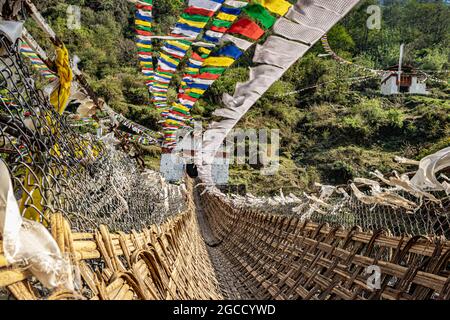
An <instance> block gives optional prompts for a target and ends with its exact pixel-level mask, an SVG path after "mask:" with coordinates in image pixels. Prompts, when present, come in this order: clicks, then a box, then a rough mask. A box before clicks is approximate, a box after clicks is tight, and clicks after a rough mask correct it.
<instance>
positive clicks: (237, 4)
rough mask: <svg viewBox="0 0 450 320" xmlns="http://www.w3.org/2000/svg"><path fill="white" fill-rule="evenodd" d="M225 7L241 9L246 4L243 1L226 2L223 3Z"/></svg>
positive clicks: (232, 0)
mask: <svg viewBox="0 0 450 320" xmlns="http://www.w3.org/2000/svg"><path fill="white" fill-rule="evenodd" d="M224 4H226V5H227V6H230V7H233V8H243V7H245V6H246V5H248V2H244V1H236V0H226V1H225V2H224Z"/></svg>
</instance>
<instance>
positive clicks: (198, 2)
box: [189, 0, 222, 11]
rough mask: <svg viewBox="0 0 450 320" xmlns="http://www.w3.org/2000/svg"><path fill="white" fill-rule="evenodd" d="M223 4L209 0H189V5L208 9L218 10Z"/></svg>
mask: <svg viewBox="0 0 450 320" xmlns="http://www.w3.org/2000/svg"><path fill="white" fill-rule="evenodd" d="M221 6H222V4H221V3H217V2H215V1H209V0H189V7H196V8H201V9H207V10H211V11H217V10H219V8H220V7H221Z"/></svg>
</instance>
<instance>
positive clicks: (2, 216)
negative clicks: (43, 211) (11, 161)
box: [0, 160, 74, 290]
mask: <svg viewBox="0 0 450 320" xmlns="http://www.w3.org/2000/svg"><path fill="white" fill-rule="evenodd" d="M0 234H1V236H2V238H3V251H4V254H5V258H6V260H7V261H8V263H9V264H25V265H26V267H29V269H30V271H31V273H32V274H33V275H34V276H35V277H36V278H37V279H38V280H39V281H40V282H41V283H42V284H43V285H45V286H46V287H47V288H55V287H58V286H63V287H65V288H66V289H69V290H73V289H74V285H73V280H72V277H71V271H70V264H69V262H68V260H66V259H64V258H63V257H62V255H61V251H60V250H59V248H58V245H57V244H56V241H55V240H54V239H53V237H52V236H51V235H50V233H49V232H48V230H47V229H46V228H45V227H44V226H43V225H42V224H40V223H39V222H36V221H31V220H28V219H23V218H22V217H21V215H20V212H19V207H18V205H17V201H16V199H15V197H14V189H13V187H12V184H11V180H10V176H9V172H8V168H7V167H6V165H5V163H4V162H3V161H1V160H0Z"/></svg>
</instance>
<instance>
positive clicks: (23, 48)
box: [20, 41, 58, 81]
mask: <svg viewBox="0 0 450 320" xmlns="http://www.w3.org/2000/svg"><path fill="white" fill-rule="evenodd" d="M20 53H21V54H22V55H23V56H25V57H27V58H28V59H29V60H30V63H31V64H32V65H33V67H34V68H35V69H36V70H37V71H38V72H39V74H40V75H41V76H42V77H44V78H45V79H47V80H49V81H53V80H55V79H57V78H58V77H57V76H56V75H55V73H53V72H52V71H51V70H50V69H49V68H48V67H47V65H46V64H45V63H44V61H42V59H41V58H40V57H39V56H38V55H37V53H36V52H34V50H33V49H32V48H31V47H30V46H29V45H28V44H26V42H24V41H22V43H21V45H20Z"/></svg>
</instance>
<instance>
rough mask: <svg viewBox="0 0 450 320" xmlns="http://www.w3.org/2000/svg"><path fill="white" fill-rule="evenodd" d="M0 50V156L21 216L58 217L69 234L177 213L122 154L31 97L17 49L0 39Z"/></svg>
mask: <svg viewBox="0 0 450 320" xmlns="http://www.w3.org/2000/svg"><path fill="white" fill-rule="evenodd" d="M0 45H1V48H2V55H1V57H0V100H1V101H0V155H1V157H2V158H3V159H4V160H5V161H6V163H7V165H8V167H9V170H10V173H11V177H12V178H13V186H14V192H15V195H16V198H17V199H20V201H19V202H20V204H21V206H20V209H21V213H22V215H24V216H29V215H30V213H36V215H37V216H38V219H39V220H40V221H41V222H48V217H49V215H50V214H52V213H55V212H62V213H63V214H64V215H65V216H66V217H67V218H68V219H69V220H70V222H71V224H72V227H73V228H74V229H75V230H77V231H92V230H94V229H96V228H98V226H99V225H100V224H105V225H107V226H108V227H109V228H110V229H112V230H121V231H124V232H127V231H130V230H131V229H136V230H139V229H141V228H142V227H144V226H148V225H150V224H151V223H154V222H161V221H164V220H165V219H166V218H167V217H168V216H170V215H172V214H176V213H177V212H179V211H181V210H183V205H184V201H182V197H183V195H182V193H180V192H170V193H167V192H166V194H165V195H164V194H161V188H162V189H164V188H169V187H168V186H167V185H164V183H163V182H161V184H160V185H158V184H156V183H155V181H156V180H157V179H158V177H157V176H154V177H153V180H149V179H146V178H145V177H144V176H143V172H142V170H141V168H140V167H139V166H138V165H137V164H136V162H135V161H134V160H132V159H130V157H129V156H128V155H127V154H126V153H125V152H124V151H123V150H118V148H117V147H113V146H109V145H106V144H104V143H102V142H101V141H99V140H98V139H97V138H95V137H94V136H93V135H91V134H89V133H88V134H84V135H81V134H80V133H78V132H77V131H75V130H74V129H73V128H72V127H71V126H70V125H69V122H68V121H67V120H66V119H65V117H64V116H62V115H60V114H58V113H57V112H56V111H55V108H54V107H53V106H52V105H51V104H50V103H49V100H48V98H46V97H45V96H44V94H43V93H42V92H41V91H39V90H36V88H35V86H34V81H33V79H32V77H31V73H30V71H29V67H28V66H27V65H26V64H25V63H24V61H23V60H22V58H21V56H20V55H19V48H18V45H17V43H16V44H11V43H10V42H9V41H8V40H7V39H6V38H5V37H3V36H0ZM146 177H148V175H147V176H146Z"/></svg>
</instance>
